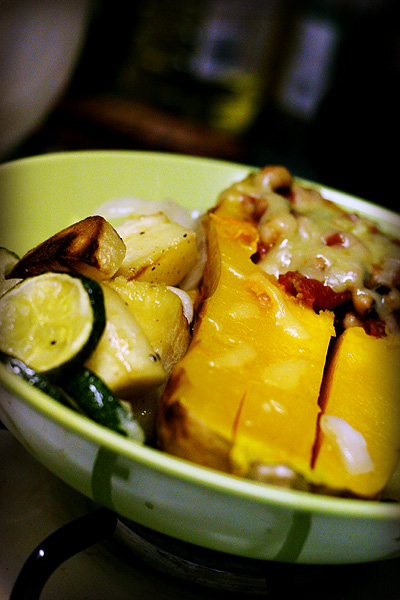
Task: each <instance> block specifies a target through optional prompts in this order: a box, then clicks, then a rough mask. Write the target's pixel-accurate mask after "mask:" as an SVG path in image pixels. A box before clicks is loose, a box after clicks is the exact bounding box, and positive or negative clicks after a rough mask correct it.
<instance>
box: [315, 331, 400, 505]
mask: <svg viewBox="0 0 400 600" xmlns="http://www.w3.org/2000/svg"><path fill="white" fill-rule="evenodd" d="M399 395H400V336H398V335H388V336H386V337H382V338H375V337H372V336H369V335H367V334H366V333H365V331H364V330H363V329H362V328H361V327H352V328H350V329H346V330H345V331H344V333H343V334H342V335H341V336H340V338H339V340H338V344H337V347H336V348H335V354H334V358H333V361H332V363H331V364H330V368H329V371H328V373H327V375H326V378H325V384H324V391H323V396H322V407H323V413H324V414H323V416H322V418H321V422H320V433H319V440H318V454H317V458H316V461H315V469H314V472H315V477H316V478H317V479H319V480H320V481H321V482H323V483H324V485H326V486H328V487H331V488H334V489H335V488H336V489H337V488H342V489H346V490H349V491H350V492H352V493H354V494H356V495H359V496H366V497H373V496H375V495H376V494H378V493H379V492H380V490H381V489H382V488H383V487H384V486H385V484H386V482H387V480H388V478H389V477H390V475H391V473H392V471H393V470H394V468H395V466H396V463H397V461H398V459H399V454H400V398H399Z"/></svg>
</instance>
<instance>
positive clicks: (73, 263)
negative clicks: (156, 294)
mask: <svg viewBox="0 0 400 600" xmlns="http://www.w3.org/2000/svg"><path fill="white" fill-rule="evenodd" d="M125 252H126V248H125V244H124V242H123V241H122V239H121V237H120V236H119V235H118V233H117V231H116V230H115V229H114V227H113V226H112V225H111V224H110V223H108V221H106V220H105V219H104V218H103V217H100V216H98V215H96V216H92V217H87V218H86V219H83V220H82V221H78V222H77V223H74V224H73V225H71V226H70V227H67V228H66V229H63V230H62V231H59V232H58V233H56V234H55V235H53V236H52V237H50V238H49V239H47V240H46V241H44V242H42V243H41V244H39V245H38V246H36V247H35V248H33V249H32V250H29V252H27V253H26V254H25V255H24V256H23V257H22V258H21V259H20V260H19V261H18V262H17V263H16V265H15V266H14V267H13V269H12V270H11V273H10V274H9V277H10V278H25V277H31V276H32V275H40V274H41V273H45V272H46V271H74V272H77V273H81V274H82V275H87V276H88V277H91V278H93V279H98V280H104V279H110V278H111V277H112V276H113V275H114V274H115V273H116V271H117V270H118V269H119V267H120V266H121V264H122V261H123V259H124V256H125Z"/></svg>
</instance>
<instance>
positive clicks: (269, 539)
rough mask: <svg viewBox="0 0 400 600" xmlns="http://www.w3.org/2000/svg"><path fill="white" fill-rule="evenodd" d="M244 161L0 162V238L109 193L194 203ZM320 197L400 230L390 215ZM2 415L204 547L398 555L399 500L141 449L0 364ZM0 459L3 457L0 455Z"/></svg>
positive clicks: (107, 494)
mask: <svg viewBox="0 0 400 600" xmlns="http://www.w3.org/2000/svg"><path fill="white" fill-rule="evenodd" d="M248 171H249V167H247V166H243V165H235V164H230V163H224V162H220V161H215V160H208V159H198V158H192V157H182V156H177V155H166V154H157V153H148V152H77V153H65V154H57V155H56V154H54V155H46V156H42V157H34V158H29V159H23V160H19V161H15V162H12V163H7V164H4V165H2V166H0V194H1V198H2V203H3V204H2V213H3V218H2V224H1V232H0V245H2V246H5V247H7V248H9V249H11V250H14V251H16V252H17V253H19V254H22V253H24V252H25V251H27V250H28V249H29V248H31V247H33V246H34V245H35V244H37V243H39V242H40V241H42V240H43V239H45V238H46V237H48V236H49V235H51V234H53V233H55V232H56V231H58V230H60V229H61V228H63V227H66V226H67V225H70V224H71V223H73V222H74V221H76V220H78V219H81V218H84V217H86V216H88V215H89V214H94V213H95V212H96V208H97V207H99V206H100V205H101V204H103V203H104V202H107V201H109V200H111V199H113V198H118V197H124V196H137V197H141V198H145V199H149V200H163V199H164V198H167V197H169V198H173V199H174V200H176V201H178V202H179V203H180V204H182V205H184V206H186V207H188V208H193V209H194V208H196V209H197V208H198V209H200V210H202V209H205V208H207V207H210V206H211V205H213V204H214V203H215V200H216V196H217V194H218V193H219V191H221V190H222V189H223V188H225V187H227V186H228V185H229V184H230V183H232V182H233V181H235V180H238V179H241V178H242V177H243V176H244V175H245V174H246V173H247V172H248ZM321 189H322V191H323V193H324V195H325V196H326V197H329V198H331V199H332V200H335V201H336V202H339V203H340V204H342V205H344V206H345V207H347V208H351V209H352V210H358V211H360V212H363V213H365V214H368V215H370V216H371V217H373V218H374V219H375V220H376V221H377V222H379V223H380V224H381V225H383V226H384V227H385V229H386V230H387V231H389V232H391V233H393V234H395V235H397V236H399V237H400V216H399V215H397V214H394V213H391V212H389V211H387V210H385V209H383V208H381V207H378V206H375V205H372V204H369V203H366V202H364V201H362V200H360V199H357V198H353V197H350V196H347V195H345V194H342V193H340V192H337V191H335V190H330V189H327V188H321ZM0 381H1V387H0V392H1V394H0V418H1V419H2V420H3V422H4V423H5V425H6V426H7V427H8V428H9V430H10V431H11V432H12V433H13V434H14V435H15V436H16V438H17V439H18V440H19V441H20V442H21V443H22V444H23V445H24V446H25V448H27V450H28V451H29V452H31V453H32V454H33V456H35V457H36V458H37V459H38V460H39V461H40V462H41V463H42V464H43V465H45V466H46V467H47V468H48V469H49V470H51V471H52V472H53V473H55V474H56V475H58V476H59V477H60V478H61V479H63V480H64V481H66V482H67V483H68V484H70V485H71V486H72V487H74V488H75V489H77V490H79V491H80V492H82V493H83V494H85V495H87V496H88V497H89V498H92V499H93V500H95V501H96V502H98V503H100V504H103V505H105V506H108V507H109V508H111V509H113V510H115V511H116V512H117V513H118V514H120V515H123V516H124V517H127V518H129V519H131V520H133V521H136V522H138V523H140V524H142V525H145V526H147V527H150V528H153V529H154V530H157V531H160V532H162V533H165V534H168V535H171V536H173V537H175V538H177V539H181V540H185V541H189V542H191V543H194V544H198V545H201V546H204V547H207V548H211V549H214V550H219V551H223V552H228V553H231V554H236V555H240V556H246V557H251V558H257V559H267V560H279V561H289V562H295V561H296V562H300V563H314V564H334V563H356V562H367V561H373V560H379V559H384V558H389V557H394V556H400V506H398V505H396V504H385V503H383V502H382V503H379V502H370V501H363V500H350V499H339V498H334V497H328V496H318V495H312V494H309V493H305V492H296V491H287V490H282V489H278V488H274V487H272V486H268V485H264V484H258V483H254V482H250V481H246V480H242V479H239V478H235V477H231V476H228V475H225V474H222V473H218V472H215V471H212V470H209V469H205V468H202V467H199V466H196V465H193V464H190V463H189V462H186V461H183V460H179V459H176V458H174V457H171V456H169V455H167V454H165V453H162V452H159V451H157V450H154V449H152V448H148V447H144V446H140V445H138V444H135V443H134V442H132V441H130V440H127V439H125V438H123V437H122V436H120V435H118V434H115V433H113V432H112V431H109V430H107V429H105V428H103V427H101V426H99V425H97V424H96V423H94V422H92V421H90V420H89V419H86V418H85V417H83V416H81V415H79V414H77V413H75V412H74V411H72V410H70V409H69V408H67V407H64V406H62V405H60V404H58V403H57V402H55V401H53V400H52V399H51V398H49V397H47V396H45V395H44V394H42V393H41V392H40V391H39V390H37V389H34V388H32V387H31V386H29V385H28V384H27V383H25V382H24V381H21V380H20V379H18V378H17V377H15V376H14V375H13V374H11V373H9V372H8V371H7V370H6V369H5V368H4V367H3V365H0ZM4 458H5V457H3V459H4Z"/></svg>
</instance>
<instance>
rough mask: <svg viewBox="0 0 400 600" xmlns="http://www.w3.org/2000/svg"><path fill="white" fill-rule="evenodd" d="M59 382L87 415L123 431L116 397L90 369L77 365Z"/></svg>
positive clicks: (110, 427)
mask: <svg viewBox="0 0 400 600" xmlns="http://www.w3.org/2000/svg"><path fill="white" fill-rule="evenodd" d="M60 384H61V385H62V388H63V390H64V391H65V392H66V393H67V394H68V396H71V398H73V400H74V401H75V402H76V404H77V405H78V406H79V408H81V409H82V411H83V412H84V413H85V414H86V415H87V416H88V417H90V418H91V419H93V420H94V421H96V423H100V424H101V425H105V426H106V427H108V428H109V429H113V430H114V431H119V433H124V431H123V430H122V428H121V423H120V421H121V419H120V416H119V413H120V411H121V410H122V408H121V405H120V402H119V400H118V398H117V397H116V396H115V395H114V393H113V392H112V391H111V390H110V389H109V388H108V387H107V386H106V385H105V383H104V382H103V381H102V380H101V379H99V377H97V376H96V375H95V374H94V373H93V372H92V371H90V369H87V368H85V367H77V368H76V369H75V370H74V372H73V373H72V374H71V376H70V377H68V378H66V379H64V380H62V381H61V382H60Z"/></svg>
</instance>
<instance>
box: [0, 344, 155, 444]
mask: <svg viewBox="0 0 400 600" xmlns="http://www.w3.org/2000/svg"><path fill="white" fill-rule="evenodd" d="M0 361H1V362H2V363H3V364H4V365H5V366H6V368H7V369H8V370H9V371H10V372H11V373H14V374H15V375H17V376H18V377H20V378H21V379H23V380H24V381H26V382H27V383H29V384H30V385H32V386H33V387H35V388H37V389H39V390H40V391H42V392H44V393H45V394H47V395H48V396H50V397H51V398H53V399H54V400H57V401H58V402H60V403H61V404H63V405H64V406H67V407H69V408H73V409H74V410H77V411H79V412H80V413H83V414H84V415H86V416H87V417H89V418H90V419H92V420H93V421H95V422H96V423H98V424H99V425H103V426H105V427H107V428H108V429H111V430H113V431H116V432H118V433H120V434H122V435H124V436H128V437H130V438H132V439H135V440H136V441H138V442H141V443H143V442H144V441H145V435H144V432H143V430H142V428H141V427H140V425H139V424H138V423H137V422H136V421H135V419H134V418H133V415H132V413H131V412H130V411H129V410H128V409H127V408H126V407H125V406H124V405H122V404H121V402H120V400H119V399H118V398H117V397H116V396H115V394H114V393H113V392H112V391H111V390H110V389H109V388H108V387H107V386H106V385H105V384H104V383H103V381H102V380H101V379H99V377H97V375H95V374H94V373H92V372H91V371H90V370H89V369H87V368H85V367H79V368H77V369H76V370H75V371H74V372H73V373H71V375H70V377H68V378H66V379H65V380H64V381H63V382H60V383H61V384H60V385H55V384H54V383H53V382H52V381H51V379H49V377H48V376H47V375H46V374H44V373H38V372H37V371H35V370H34V369H32V368H31V367H28V366H27V365H26V364H25V363H24V362H23V361H22V360H19V359H18V358H15V357H14V356H10V355H9V354H6V353H5V352H2V351H0Z"/></svg>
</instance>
